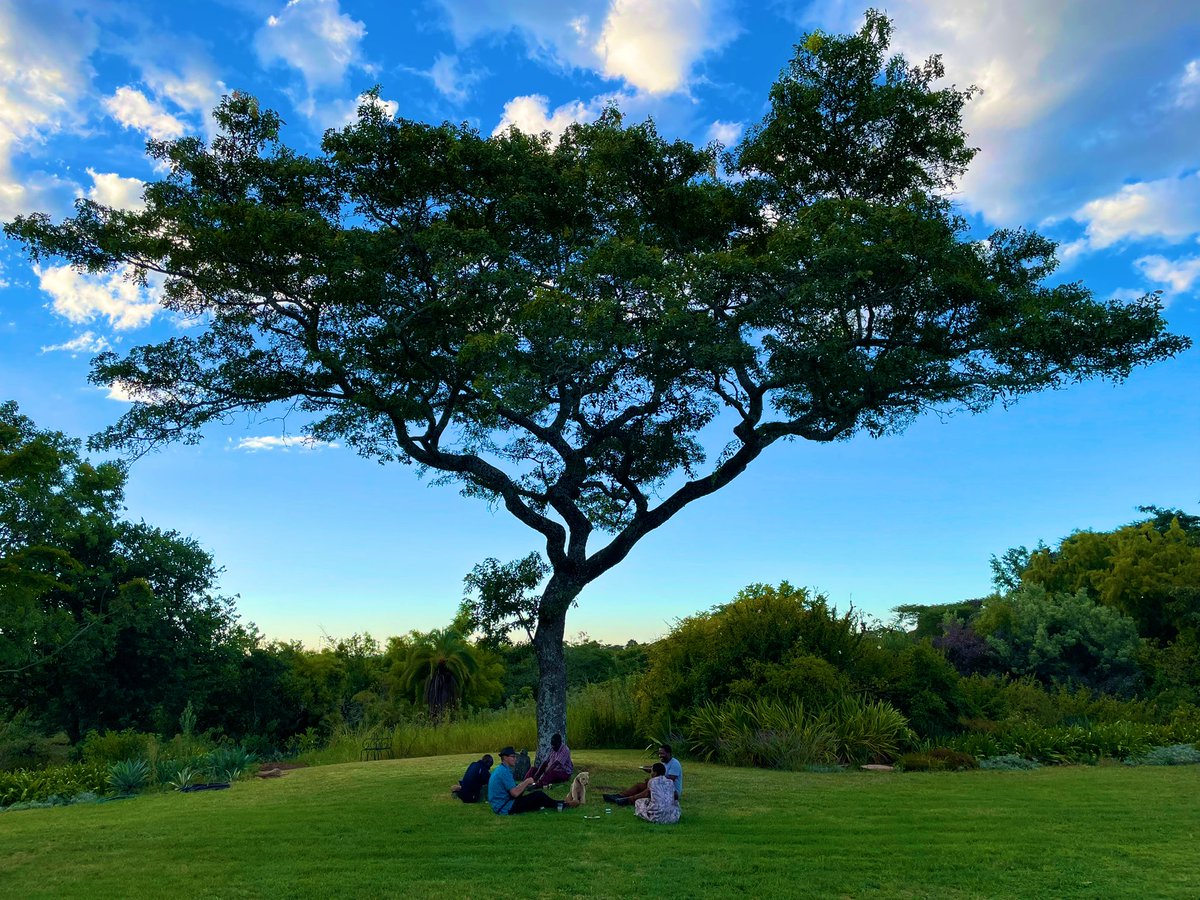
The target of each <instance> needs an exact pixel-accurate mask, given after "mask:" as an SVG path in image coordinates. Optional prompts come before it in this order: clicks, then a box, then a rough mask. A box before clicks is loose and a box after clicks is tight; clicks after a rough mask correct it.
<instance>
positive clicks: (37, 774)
mask: <svg viewBox="0 0 1200 900" xmlns="http://www.w3.org/2000/svg"><path fill="white" fill-rule="evenodd" d="M107 787H108V767H107V766H105V765H102V764H96V763H77V764H74V765H67V766H56V767H55V768H52V769H42V770H40V771H30V770H27V769H17V770H14V771H10V772H0V806H9V805H10V804H13V803H23V802H30V801H40V800H46V799H47V798H49V797H54V796H57V797H74V796H76V795H78V794H83V793H93V794H95V793H103V792H105V790H106V789H107Z"/></svg>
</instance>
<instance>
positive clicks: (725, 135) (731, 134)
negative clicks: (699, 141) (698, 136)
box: [705, 119, 746, 147]
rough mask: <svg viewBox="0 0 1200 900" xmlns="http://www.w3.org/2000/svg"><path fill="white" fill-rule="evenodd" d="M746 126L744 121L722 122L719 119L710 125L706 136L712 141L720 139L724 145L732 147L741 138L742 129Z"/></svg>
mask: <svg viewBox="0 0 1200 900" xmlns="http://www.w3.org/2000/svg"><path fill="white" fill-rule="evenodd" d="M745 127H746V126H745V124H744V123H742V122H722V121H721V120H720V119H717V121H715V122H713V123H712V124H711V125H709V126H708V133H707V134H706V135H705V138H706V139H707V140H710V141H718V142H719V143H720V144H721V145H722V146H725V147H732V146H733V145H734V144H736V143H737V142H738V140H739V139H740V138H741V136H742V130H743V129H744V128H745Z"/></svg>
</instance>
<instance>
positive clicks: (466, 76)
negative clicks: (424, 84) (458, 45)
mask: <svg viewBox="0 0 1200 900" xmlns="http://www.w3.org/2000/svg"><path fill="white" fill-rule="evenodd" d="M423 74H425V75H427V76H428V77H429V79H430V80H431V81H432V82H433V86H434V87H435V88H437V90H438V93H439V94H441V95H442V96H443V97H445V98H446V99H447V100H451V101H453V102H454V103H462V102H463V101H464V100H466V99H467V97H469V96H470V94H471V90H470V89H471V85H473V84H474V83H475V82H477V81H478V80H479V78H480V73H479V72H463V71H462V70H461V69H459V60H458V57H457V56H449V55H447V54H445V53H439V54H438V57H437V59H435V60H434V61H433V65H432V66H431V67H430V69H429V71H428V72H426V73H423Z"/></svg>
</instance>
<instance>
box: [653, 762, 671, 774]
mask: <svg viewBox="0 0 1200 900" xmlns="http://www.w3.org/2000/svg"><path fill="white" fill-rule="evenodd" d="M650 771H651V772H653V773H654V774H655V775H666V774H667V767H666V766H664V765H663V764H662V763H660V762H656V763H655V764H654V765H652V766H651V767H650Z"/></svg>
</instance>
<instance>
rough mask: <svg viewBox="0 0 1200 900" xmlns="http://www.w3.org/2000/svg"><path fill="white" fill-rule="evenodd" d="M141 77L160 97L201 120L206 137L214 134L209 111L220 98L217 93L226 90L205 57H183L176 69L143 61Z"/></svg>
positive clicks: (225, 91) (214, 125)
mask: <svg viewBox="0 0 1200 900" xmlns="http://www.w3.org/2000/svg"><path fill="white" fill-rule="evenodd" d="M142 80H143V81H145V83H146V85H147V86H148V87H149V88H150V89H151V90H152V91H154V94H155V96H156V97H158V98H159V99H160V100H161V99H162V98H166V99H167V100H169V101H171V103H173V104H174V105H175V106H176V107H178V108H179V109H180V110H182V111H183V112H184V113H186V114H187V115H189V116H191V117H193V118H195V119H199V120H200V121H202V122H203V123H204V132H205V135H206V136H207V137H208V138H210V139H211V138H212V137H213V136H214V135H215V134H216V132H217V124H216V121H215V120H214V119H213V117H212V111H213V110H214V109H215V108H216V106H217V104H218V103H219V102H220V101H221V95H222V94H227V93H229V89H228V88H227V87H226V85H225V82H223V81H221V80H220V79H219V78H217V77H216V75H215V74H214V73H213V71H212V69H211V67H210V66H209V64H208V63H207V62H206V61H204V60H202V59H196V58H189V59H186V60H185V61H184V62H183V63H182V65H181V66H180V69H179V70H178V71H171V70H168V69H164V68H160V67H158V66H153V65H145V66H143V67H142Z"/></svg>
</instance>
